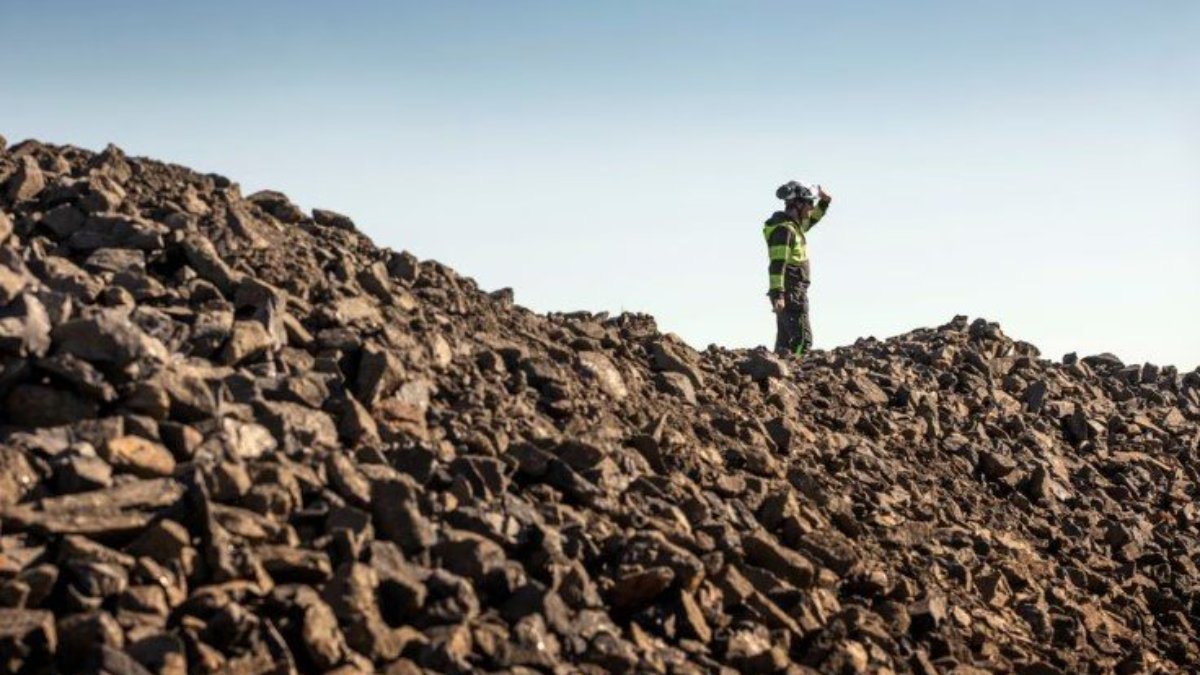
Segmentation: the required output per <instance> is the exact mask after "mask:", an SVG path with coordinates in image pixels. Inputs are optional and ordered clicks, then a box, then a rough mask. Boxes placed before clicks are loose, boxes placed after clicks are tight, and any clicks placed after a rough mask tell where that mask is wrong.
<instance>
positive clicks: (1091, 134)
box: [0, 0, 1200, 369]
mask: <svg viewBox="0 0 1200 675" xmlns="http://www.w3.org/2000/svg"><path fill="white" fill-rule="evenodd" d="M199 5H200V3H162V2H145V1H139V2H133V1H129V2H83V1H80V2H56V1H46V2H14V1H12V0H0V32H2V35H3V39H2V40H0V60H2V61H0V62H2V63H3V64H4V65H3V67H0V92H2V93H0V134H3V135H5V136H7V137H8V139H9V141H10V142H16V141H17V140H20V139H22V138H25V137H36V138H40V139H44V140H49V141H53V142H60V143H74V144H77V145H83V146H88V147H93V148H99V147H102V146H103V145H104V144H105V143H107V142H110V141H111V142H115V143H117V144H118V145H120V146H122V147H124V148H125V149H126V150H127V151H128V152H130V153H132V154H139V155H148V156H152V157H157V158H161V159H166V160H168V161H173V162H177V163H181V164H187V165H190V166H193V167H195V168H197V169H200V170H203V171H216V172H219V173H222V174H225V175H227V176H229V177H231V178H234V179H235V180H238V181H239V182H241V184H242V186H243V189H244V191H245V192H247V193H249V192H251V191H254V190H257V189H261V188H267V187H270V188H275V189H279V190H282V191H284V192H286V193H287V194H288V195H289V196H291V197H292V198H293V200H295V201H296V202H297V203H299V204H301V205H302V206H304V207H313V206H317V207H327V208H333V209H335V210H339V211H342V212H345V213H347V214H349V215H351V216H352V217H354V219H355V220H356V222H357V223H358V224H359V226H360V228H361V229H362V230H363V231H365V232H366V233H367V234H369V235H370V236H371V237H373V238H374V239H375V241H376V242H377V243H378V244H380V245H385V246H390V247H393V248H396V249H408V250H411V251H413V252H414V253H415V254H417V255H418V256H420V257H422V258H435V259H438V260H441V261H443V262H445V263H448V264H450V265H452V266H453V267H455V268H457V269H458V270H459V271H460V272H461V273H463V274H466V275H468V276H472V277H474V278H475V279H476V280H477V281H478V282H479V283H480V284H481V285H482V286H483V287H484V288H485V289H489V290H490V289H495V288H499V287H502V286H512V287H514V289H515V291H516V296H517V301H518V302H520V303H522V304H524V305H526V306H529V307H531V308H533V309H536V310H539V311H547V310H574V309H591V310H601V309H607V310H611V311H619V310H622V309H627V310H638V311H647V312H651V313H653V314H654V315H656V316H657V317H658V320H659V325H660V327H661V328H663V329H664V330H669V331H674V332H676V333H678V334H680V335H681V336H683V337H684V338H685V339H687V340H688V341H689V342H691V343H692V344H693V345H695V346H697V347H699V348H703V347H704V346H705V345H707V344H709V343H712V342H715V343H719V344H722V345H727V346H752V345H756V344H769V343H770V342H771V341H772V340H773V334H774V321H773V316H772V315H771V313H770V310H769V307H768V304H767V301H766V298H765V296H764V293H765V290H766V289H765V286H766V251H765V246H764V244H763V242H762V239H761V234H760V228H761V222H762V220H763V219H764V218H765V217H766V216H767V215H769V214H770V212H771V211H772V210H774V209H775V208H776V205H777V202H776V201H775V200H774V197H773V192H774V189H775V187H776V186H777V185H778V184H779V183H781V182H783V181H784V180H787V179H791V178H797V179H801V180H807V181H816V182H820V183H822V184H825V185H827V186H828V188H829V190H830V191H831V192H832V193H833V194H834V196H835V203H834V206H833V208H832V209H831V212H830V214H829V216H828V219H827V220H826V221H825V222H823V223H822V224H821V225H820V226H818V228H817V229H816V230H814V231H813V234H812V237H811V239H810V245H811V250H812V256H813V267H814V276H815V280H814V284H813V288H812V292H811V295H812V305H813V323H814V328H815V334H816V346H818V347H825V348H828V347H833V346H836V345H839V344H845V343H848V342H852V341H853V340H854V339H855V338H856V337H858V336H866V335H874V336H877V337H885V336H888V335H893V334H896V333H900V332H903V331H906V330H909V329H911V328H914V327H918V326H931V325H937V324H940V323H943V322H945V321H947V320H949V319H950V318H951V317H952V316H953V315H954V314H956V313H964V314H969V315H971V316H972V317H975V316H984V317H987V318H989V319H992V320H997V321H1000V322H1001V324H1002V325H1003V326H1004V328H1005V330H1006V332H1007V333H1008V334H1009V335H1012V336H1014V337H1017V338H1021V339H1025V340H1028V341H1030V342H1033V343H1035V344H1037V345H1038V346H1039V347H1041V348H1042V349H1043V352H1044V353H1045V354H1046V355H1047V356H1049V357H1052V358H1059V357H1061V355H1062V354H1063V353H1065V352H1067V351H1072V350H1078V351H1079V352H1080V353H1081V354H1087V353H1095V352H1100V351H1112V352H1115V353H1116V354H1118V355H1119V356H1121V357H1122V358H1124V359H1126V360H1127V361H1131V362H1132V361H1143V360H1148V361H1153V362H1156V363H1160V364H1162V363H1174V364H1176V365H1179V366H1180V367H1181V368H1187V369H1190V368H1192V367H1195V366H1196V365H1197V364H1200V314H1198V310H1197V307H1198V306H1200V302H1198V299H1200V264H1198V263H1197V261H1198V260H1200V46H1198V45H1200V2H1195V1H1194V0H1176V1H1170V0H1155V1H1145V0H1143V1H1140V2H1135V1H1132V0H1130V1H1127V2H1116V1H1105V0H1093V1H1089V2H1084V1H1067V0H1060V1H1057V2H1030V1H1015V2H1014V1H1011V0H1009V1H1003V2H1002V1H999V0H996V1H991V0H980V1H976V2H950V1H945V2H920V1H916V2H906V3H891V2H842V3H829V2H825V3H795V2H791V3H785V2H705V1H703V0H692V1H689V2H603V3H601V2H593V3H583V2H574V3H571V2H550V1H546V2H505V3H490V2H437V3H432V2H431V3H423V4H415V3H366V2H340V3H328V2H320V3H317V2H255V3H234V2H227V1H224V0H217V1H210V2H206V3H203V6H199Z"/></svg>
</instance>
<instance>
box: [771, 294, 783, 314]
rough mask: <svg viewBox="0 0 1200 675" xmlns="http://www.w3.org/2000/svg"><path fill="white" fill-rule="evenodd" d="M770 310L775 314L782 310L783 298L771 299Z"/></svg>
mask: <svg viewBox="0 0 1200 675" xmlns="http://www.w3.org/2000/svg"><path fill="white" fill-rule="evenodd" d="M771 311H772V312H775V313H776V314H778V313H780V312H782V311H783V298H775V299H774V300H772V301H771Z"/></svg>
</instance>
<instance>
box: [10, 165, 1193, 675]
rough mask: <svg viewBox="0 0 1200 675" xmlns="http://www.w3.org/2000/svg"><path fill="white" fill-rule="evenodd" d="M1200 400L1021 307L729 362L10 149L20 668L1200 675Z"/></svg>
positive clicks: (128, 168)
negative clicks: (1008, 316) (1015, 328)
mask: <svg viewBox="0 0 1200 675" xmlns="http://www.w3.org/2000/svg"><path fill="white" fill-rule="evenodd" d="M1198 421H1200V372H1191V373H1180V372H1177V371H1176V370H1175V369H1173V368H1170V367H1156V366H1153V365H1150V364H1133V365H1127V364H1124V363H1122V362H1121V361H1119V360H1118V359H1116V358H1115V357H1112V356H1109V355H1099V356H1092V357H1086V358H1082V359H1077V358H1075V357H1074V356H1071V355H1068V357H1067V358H1065V359H1064V360H1063V361H1062V362H1056V361H1052V360H1048V359H1044V358H1042V357H1041V355H1040V354H1039V353H1038V350H1037V349H1036V348H1035V347H1033V346H1032V345H1030V344H1027V343H1024V342H1020V341H1014V340H1012V339H1010V338H1009V337H1007V336H1006V335H1005V334H1004V333H1003V332H1002V331H1001V330H1000V328H999V327H998V326H997V325H995V324H993V323H988V322H987V321H984V320H975V321H969V320H967V319H965V318H962V317H958V318H955V319H954V320H952V321H950V322H949V323H947V324H946V325H943V326H940V327H938V328H930V329H920V330H915V331H912V332H910V333H907V334H904V335H900V336H897V337H894V338H891V339H888V340H884V341H879V340H875V339H863V340H860V341H858V342H856V343H855V344H853V345H850V346H847V347H844V348H839V349H836V350H833V351H830V352H817V353H815V354H814V355H813V356H812V357H811V358H809V359H808V360H806V361H804V362H803V363H801V364H797V363H782V362H780V361H778V360H776V359H775V358H774V357H773V356H770V355H768V354H765V353H763V352H757V351H731V350H724V349H718V348H715V347H713V348H709V349H708V350H706V351H704V352H697V351H694V350H693V349H692V348H690V347H688V346H687V345H686V344H684V343H682V342H681V341H680V340H678V339H677V338H675V337H673V336H671V335H669V334H668V335H664V334H662V333H660V332H659V331H658V330H657V328H656V326H655V323H654V321H653V319H652V318H650V317H647V316H644V315H634V314H623V315H621V316H616V317H609V316H605V315H593V314H588V313H582V312H581V313H572V314H552V315H549V316H542V315H536V314H534V313H531V312H529V311H527V310H525V309H523V308H521V307H520V306H517V305H514V304H513V297H512V293H511V291H508V290H507V289H505V290H502V291H497V292H493V293H486V292H483V291H481V290H480V289H479V288H478V287H477V285H476V284H475V283H474V282H473V281H472V280H471V279H469V278H466V277H463V276H460V275H459V274H457V273H455V272H454V271H452V270H450V269H448V268H446V267H445V266H443V265H440V264H438V263H436V262H432V261H420V260H417V259H416V258H415V257H414V256H412V255H410V254H407V253H402V252H394V251H389V250H386V249H380V248H377V247H375V246H374V245H373V244H372V243H371V242H370V241H369V240H368V239H367V238H366V237H364V236H363V235H362V234H360V233H359V232H358V231H357V229H356V227H355V225H354V223H353V221H352V220H351V218H349V217H347V216H345V215H342V214H339V213H336V212H333V211H326V210H316V211H313V212H312V213H311V214H306V213H304V212H302V211H301V210H300V209H299V208H297V207H296V206H295V205H294V204H292V203H291V202H290V201H289V200H288V199H287V197H286V196H284V195H283V194H280V193H278V192H271V191H265V192H259V193H256V194H252V195H248V196H243V195H242V194H241V192H240V190H239V188H238V186H237V185H236V184H235V183H232V182H231V181H230V180H228V179H226V178H224V177H221V176H218V175H213V174H208V175H202V174H199V173H195V172H193V171H190V170H188V169H185V168H182V167H179V166H174V165H170V164H163V163H159V162H156V161H151V160H146V159H136V158H131V157H127V156H125V154H124V153H123V152H122V151H120V150H119V149H117V148H115V147H109V148H107V149H105V150H104V151H103V152H100V153H93V152H89V151H86V150H82V149H79V148H74V147H68V146H53V145H48V144H43V143H38V142H35V141H26V142H23V143H18V144H15V145H12V146H11V147H5V145H4V144H3V143H0V423H2V427H0V671H2V672H22V673H41V672H104V673H161V674H172V675H173V674H177V673H179V674H181V673H185V672H192V673H292V672H305V673H307V672H336V673H341V674H346V675H348V674H350V673H370V672H383V673H393V674H400V673H418V672H484V671H487V672H512V673H532V672H552V673H574V672H589V673H607V672H617V673H621V672H625V673H632V672H671V673H676V672H678V673H693V672H695V673H699V672H705V673H707V672H737V671H741V672H746V673H767V672H779V673H811V672H821V673H889V672H898V673H902V672H915V673H939V672H955V673H979V672H1019V673H1031V674H1032V673H1036V674H1042V673H1107V672H1118V673H1154V672H1195V669H1196V668H1197V663H1198V661H1200V647H1198V646H1197V645H1198V642H1200V636H1198V634H1197V627H1196V623H1195V622H1197V621H1200V572H1198V571H1197V564H1198V563H1200V542H1198V536H1200V530H1198V521H1200V506H1198V504H1197V499H1198V496H1200V494H1198V488H1197V481H1198V479H1200V476H1198V475H1197V470H1198V467H1200V461H1198V460H1200V447H1198V445H1200V432H1198V427H1197V422H1198Z"/></svg>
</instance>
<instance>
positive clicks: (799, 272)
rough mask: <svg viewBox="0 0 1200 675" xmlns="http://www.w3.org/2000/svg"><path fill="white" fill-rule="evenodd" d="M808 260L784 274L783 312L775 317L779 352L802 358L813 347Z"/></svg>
mask: <svg viewBox="0 0 1200 675" xmlns="http://www.w3.org/2000/svg"><path fill="white" fill-rule="evenodd" d="M811 276H812V274H811V271H810V268H809V265H808V261H805V262H804V264H803V265H798V266H791V267H788V268H787V269H786V270H785V271H784V277H783V311H782V312H779V313H777V314H776V315H775V328H776V331H775V353H776V354H796V355H798V356H802V355H804V354H806V353H807V352H808V350H809V349H811V348H812V325H811V324H810V323H809V320H808V284H809V282H810V281H811Z"/></svg>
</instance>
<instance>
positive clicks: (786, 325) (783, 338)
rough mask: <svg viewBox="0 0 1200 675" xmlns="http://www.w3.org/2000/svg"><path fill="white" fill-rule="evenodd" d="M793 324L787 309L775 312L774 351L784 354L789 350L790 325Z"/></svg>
mask: <svg viewBox="0 0 1200 675" xmlns="http://www.w3.org/2000/svg"><path fill="white" fill-rule="evenodd" d="M793 325H795V324H793V323H792V321H791V320H790V319H789V317H788V312H787V309H786V308H785V309H784V310H783V311H781V312H776V313H775V353H776V354H786V353H788V352H789V351H791V347H790V344H791V339H792V332H793V331H792V328H791V327H792V326H793Z"/></svg>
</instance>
